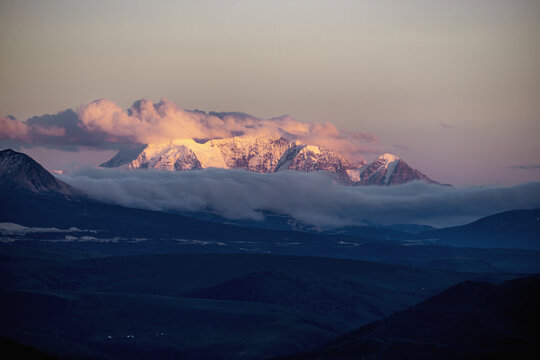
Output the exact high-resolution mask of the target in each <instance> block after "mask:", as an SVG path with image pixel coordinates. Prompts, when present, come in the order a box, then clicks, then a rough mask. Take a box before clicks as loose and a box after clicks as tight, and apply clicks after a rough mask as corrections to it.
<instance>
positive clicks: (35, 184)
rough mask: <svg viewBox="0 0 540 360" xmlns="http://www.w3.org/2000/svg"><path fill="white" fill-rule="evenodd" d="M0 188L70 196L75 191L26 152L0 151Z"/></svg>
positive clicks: (74, 193)
mask: <svg viewBox="0 0 540 360" xmlns="http://www.w3.org/2000/svg"><path fill="white" fill-rule="evenodd" d="M0 190H1V191H25V192H32V193H40V194H50V195H52V194H58V195H66V196H72V195H76V194H77V192H76V190H74V189H73V188H72V187H71V186H69V185H67V184H65V183H64V182H62V181H60V180H58V179H57V178H55V177H54V176H53V175H51V174H50V173H49V172H48V171H47V170H45V169H44V168H43V166H41V165H40V164H38V163H37V162H36V161H34V160H33V159H32V158H31V157H29V156H28V155H26V154H23V153H20V152H16V151H13V150H11V149H7V150H3V151H0Z"/></svg>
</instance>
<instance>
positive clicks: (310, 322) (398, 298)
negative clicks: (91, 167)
mask: <svg viewBox="0 0 540 360" xmlns="http://www.w3.org/2000/svg"><path fill="white" fill-rule="evenodd" d="M69 245H70V246H65V245H64V244H63V243H43V242H38V243H37V244H36V243H32V242H28V243H24V242H17V243H11V244H3V245H2V257H1V259H2V261H1V264H2V268H1V270H2V273H1V274H2V279H1V281H2V290H1V292H2V296H1V298H2V307H1V310H0V311H1V318H2V325H1V329H0V334H1V335H2V336H3V337H5V338H8V339H10V340H13V341H17V342H20V343H23V344H27V345H31V346H33V347H35V348H37V349H40V350H41V351H43V352H46V353H48V354H50V355H52V356H56V357H58V358H83V357H86V358H96V359H97V358H103V359H107V358H114V359H131V358H140V359H155V358H183V359H215V358H221V359H259V358H264V357H272V356H277V355H282V354H287V353H296V352H300V351H308V350H312V349H316V348H317V347H319V346H321V345H322V344H324V343H327V342H329V341H331V340H333V339H335V338H337V337H339V336H342V335H344V334H346V333H347V332H350V331H353V330H354V329H356V328H359V327H361V326H363V325H366V324H368V323H370V322H372V321H375V320H379V319H382V318H384V317H386V316H389V315H391V314H394V313H395V312H397V311H402V310H405V309H407V308H409V307H411V306H414V305H415V304H417V303H419V302H421V301H423V300H425V299H427V298H429V297H431V296H433V295H435V294H437V293H438V292H440V291H443V290H444V289H446V288H448V287H449V286H453V285H455V284H458V283H461V282H463V281H465V280H474V281H487V282H490V283H498V282H501V281H504V280H507V279H510V278H514V277H516V276H517V275H515V274H505V273H487V274H486V273H470V272H469V273H461V272H453V271H447V270H436V269H427V268H415V267H409V266H403V265H392V264H383V263H373V262H366V261H355V260H344V259H327V258H315V257H298V256H280V255H256V254H162V255H155V254H150V255H132V256H104V257H100V256H98V255H97V254H98V252H99V250H100V248H101V246H102V245H103V244H99V243H95V244H93V246H90V245H89V244H82V245H83V246H84V248H81V249H79V251H77V249H76V246H74V245H73V244H69ZM89 247H91V248H93V251H89V249H88V248H89ZM83 249H84V253H85V254H88V253H92V254H93V255H92V257H85V256H82V255H81V254H83V251H82V250H83ZM493 286H495V285H493Z"/></svg>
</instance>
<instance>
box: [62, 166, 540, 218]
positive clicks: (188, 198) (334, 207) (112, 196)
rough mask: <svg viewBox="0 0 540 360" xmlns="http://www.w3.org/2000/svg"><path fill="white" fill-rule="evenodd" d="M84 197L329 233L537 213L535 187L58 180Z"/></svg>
mask: <svg viewBox="0 0 540 360" xmlns="http://www.w3.org/2000/svg"><path fill="white" fill-rule="evenodd" d="M61 179H62V180H63V181H65V182H67V183H68V184H70V185H73V186H75V187H77V188H79V189H81V190H83V191H84V192H85V193H87V194H88V195H89V196H90V197H92V198H95V199H97V200H100V201H104V202H110V203H114V204H119V205H123V206H127V207H135V208H143V209H150V210H160V211H176V212H178V211H180V212H191V211H207V210H211V211H215V212H217V213H219V214H221V215H222V216H224V217H226V218H230V219H255V220H262V219H263V217H264V216H263V213H262V211H270V212H273V213H278V214H284V215H289V216H291V217H293V218H295V219H297V220H300V221H303V222H305V223H308V224H315V225H319V226H326V227H333V226H346V225H365V224H368V223H375V224H381V225H390V224H396V223H416V224H428V225H434V226H451V225H459V224H463V223H467V222H470V221H473V220H475V219H478V218H480V217H483V216H487V215H490V214H494V213H497V212H502V211H507V210H513V209H526V208H539V207H540V183H538V182H536V183H528V184H521V185H516V186H512V187H500V186H498V187H495V186H492V187H469V188H453V187H444V186H437V185H428V184H425V183H421V182H418V183H409V184H405V185H400V186H394V187H384V186H358V187H351V186H342V185H339V184H335V183H334V182H333V180H332V179H331V178H330V177H328V176H327V175H325V174H323V173H299V172H294V171H285V172H279V173H273V174H258V173H252V172H247V171H243V170H223V169H206V170H197V171H184V172H174V173H170V172H159V171H121V170H111V169H91V168H87V169H82V170H78V171H76V172H72V173H71V174H69V175H65V176H62V177H61Z"/></svg>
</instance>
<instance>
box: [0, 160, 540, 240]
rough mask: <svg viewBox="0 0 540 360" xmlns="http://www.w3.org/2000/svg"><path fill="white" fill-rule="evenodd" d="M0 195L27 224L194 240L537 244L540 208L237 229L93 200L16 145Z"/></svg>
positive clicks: (0, 176)
mask: <svg viewBox="0 0 540 360" xmlns="http://www.w3.org/2000/svg"><path fill="white" fill-rule="evenodd" d="M0 198H1V200H2V205H3V206H2V208H1V209H0V210H1V211H0V222H5V221H9V222H14V223H18V224H24V225H30V226H47V227H48V226H56V227H68V228H69V227H71V226H82V227H85V226H90V227H92V228H97V229H104V230H107V231H110V232H115V233H122V232H129V233H130V234H134V235H136V234H144V236H151V235H152V234H154V233H157V234H160V236H181V235H182V234H184V235H186V234H190V236H191V237H193V238H197V239H203V238H204V239H207V240H219V239H220V238H221V237H223V236H225V234H230V237H234V236H237V237H242V238H250V237H252V236H254V234H258V235H257V236H259V237H261V238H265V239H271V238H272V237H273V236H278V237H283V238H287V237H288V236H292V235H291V234H295V235H294V237H299V238H306V239H307V238H311V237H313V236H315V237H318V238H320V239H323V238H327V237H328V238H332V240H333V241H338V240H339V239H338V237H343V239H341V240H342V241H344V242H348V241H350V239H351V238H364V239H366V238H367V239H380V240H381V241H387V240H392V241H396V242H407V243H410V244H426V243H427V244H434V245H445V246H448V245H450V246H461V247H482V248H493V247H500V248H516V249H540V243H539V242H538V239H539V238H540V209H531V210H513V211H508V212H504V213H500V214H496V215H493V216H489V217H486V218H482V219H480V220H478V221H476V222H473V223H471V224H467V225H463V226H457V227H450V228H444V229H433V230H427V231H418V229H422V227H418V226H417V227H413V228H412V229H413V230H412V231H408V232H407V231H403V229H401V230H398V229H392V228H391V227H380V226H359V227H345V228H338V229H332V230H331V231H330V230H324V231H321V230H317V229H311V227H310V226H309V224H304V225H299V226H292V225H290V220H292V219H290V218H287V217H283V216H281V215H279V214H271V216H270V220H271V223H269V224H268V225H265V223H263V224H258V225H254V224H250V223H249V222H242V221H238V222H237V223H235V225H236V226H234V225H226V224H224V222H226V219H224V218H221V217H219V216H210V215H208V214H197V213H194V214H191V213H190V214H183V215H179V214H167V213H163V212H156V211H147V210H139V209H128V208H124V207H121V206H116V205H109V204H104V203H99V202H97V201H93V200H90V199H88V198H87V197H85V196H84V195H83V193H82V192H81V191H80V190H78V189H75V188H73V187H71V186H69V185H67V184H65V183H64V182H62V181H60V180H58V179H56V178H55V177H54V176H53V175H51V174H50V173H49V172H48V171H47V170H45V169H44V168H43V167H42V166H41V165H40V164H38V163H37V162H36V161H34V160H33V159H32V158H30V157H29V156H27V155H25V154H23V153H19V152H15V151H13V150H4V151H0ZM48 198H55V199H48ZM186 215H187V216H186ZM208 220H211V221H208ZM179 224H185V227H184V228H183V229H180V228H179ZM409 227H410V225H409ZM292 230H301V231H292ZM278 234H279V235H278ZM227 236H229V235H227Z"/></svg>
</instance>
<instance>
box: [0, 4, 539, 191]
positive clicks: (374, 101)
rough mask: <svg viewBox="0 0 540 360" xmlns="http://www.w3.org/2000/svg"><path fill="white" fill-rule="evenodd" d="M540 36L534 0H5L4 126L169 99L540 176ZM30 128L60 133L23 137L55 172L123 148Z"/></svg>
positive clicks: (436, 168) (463, 180) (487, 170)
mask: <svg viewBox="0 0 540 360" xmlns="http://www.w3.org/2000/svg"><path fill="white" fill-rule="evenodd" d="M538 34H540V2H538V1H535V0H515V1H506V0H467V1H465V0H457V1H452V2H438V1H437V2H436V1H428V0H402V1H398V0H395V1H390V0H380V1H359V0H357V1H318V0H311V1H294V0H292V1H279V0H276V1H257V0H250V1H204V0H198V1H159V0H154V1H142V0H141V1H135V0H133V1H127V0H126V1H101V0H96V1H78V0H71V1H67V0H66V1H57V0H44V1H27V0H7V1H6V0H0V116H3V117H4V120H1V121H0V126H1V127H3V129H2V128H0V134H1V133H4V135H5V133H7V132H8V131H9V132H11V133H12V134H13V133H15V132H17V131H21V130H20V124H19V123H17V124H18V125H17V126H19V127H18V128H15V127H13V126H12V125H13V122H12V121H11V120H10V121H8V120H5V119H11V118H6V117H7V116H8V115H11V116H13V117H15V118H17V119H18V120H19V121H21V120H22V121H24V120H26V119H28V118H30V117H32V116H36V115H43V114H57V113H58V112H60V111H64V110H66V109H74V110H75V111H76V113H77V114H78V115H79V116H80V115H81V109H88V107H89V106H90V105H92V104H95V103H94V102H93V101H94V100H96V99H107V101H110V102H111V103H112V104H114V105H115V106H117V107H118V108H119V109H122V110H126V109H128V108H130V107H131V106H132V103H133V102H134V101H136V100H138V99H142V98H144V99H150V100H152V101H154V102H155V103H161V102H160V99H167V100H168V101H169V102H171V103H173V104H175V106H176V107H178V108H180V109H201V110H205V111H210V110H213V111H238V112H243V113H248V114H252V115H254V116H256V117H258V118H262V119H268V118H272V117H278V116H282V115H290V117H292V118H293V119H294V121H296V122H295V124H297V125H298V124H304V125H305V124H312V123H314V124H323V125H321V126H319V127H317V126H314V125H310V126H311V128H313V129H315V130H313V132H310V134H314V136H315V135H317V136H319V137H318V139H321V138H323V136H322V135H323V134H324V133H325V132H324V131H323V130H324V129H325V131H326V130H327V132H326V133H327V134H331V133H334V135H332V136H335V137H343V138H344V139H345V140H346V141H349V143H350V141H352V140H351V139H356V137H355V136H359V137H360V140H359V141H358V146H359V147H358V148H357V149H356V150H355V151H354V153H355V154H357V155H358V156H363V157H364V158H365V159H366V160H368V161H369V160H372V159H373V158H375V157H376V156H377V155H378V154H379V153H383V152H391V153H394V154H397V155H399V156H401V157H402V158H403V159H405V160H406V161H407V162H408V163H409V164H410V165H411V166H413V167H415V168H418V169H420V170H421V171H422V172H424V173H426V174H427V175H428V176H430V177H431V178H433V179H435V180H438V181H440V182H443V183H451V184H455V185H480V184H501V185H512V184H518V183H524V182H529V181H538V180H540V160H539V159H538V155H539V154H540V141H538V138H539V135H540V101H539V100H540V66H539V65H538V64H540V41H538V40H539V39H538ZM111 106H112V105H111ZM88 123H92V122H91V121H90V120H89V121H88ZM93 123H94V124H96V122H93ZM327 123H330V124H332V126H333V127H334V128H335V129H336V131H337V133H335V132H333V130H332V129H331V128H329V127H328V126H327V125H324V124H327ZM304 125H302V126H304ZM8 126H9V129H8ZM321 128H324V129H323V130H321ZM113 130H114V131H113ZM330 130H331V131H330ZM32 131H34V132H35V134H34V135H33V136H32V138H31V139H32V141H34V140H35V139H41V137H43V136H49V137H50V136H53V137H54V136H56V137H57V138H58V142H59V144H60V145H59V146H58V147H57V148H54V146H52V145H51V143H48V144H47V149H44V148H43V146H42V145H43V142H40V141H37V140H35V141H36V142H35V143H32V141H26V142H25V143H24V147H23V148H24V149H26V150H27V152H28V153H29V154H30V155H32V156H34V157H35V158H36V159H37V160H38V161H41V162H43V163H44V165H45V166H46V167H48V168H52V167H60V166H64V165H65V164H66V163H69V162H73V161H81V162H85V163H88V164H90V163H91V164H97V163H99V162H102V161H104V160H107V158H108V157H110V156H111V154H114V150H113V149H111V147H110V146H109V145H110V144H109V145H107V144H105V142H100V141H98V140H99V139H98V140H96V139H93V141H92V142H91V144H92V146H88V144H89V143H84V141H87V140H88V139H87V138H85V139H82V138H81V137H79V138H73V139H75V140H73V139H72V140H69V141H72V143H70V146H71V147H70V148H69V149H68V147H67V146H66V142H67V141H68V140H66V139H61V138H62V136H64V137H65V134H64V135H62V134H61V130H58V129H55V128H52V129H51V128H43V127H42V128H34V129H33V130H32ZM93 131H94V132H95V134H94V135H95V136H96V137H99V136H102V137H107V136H108V137H110V136H120V135H119V133H124V135H125V131H124V132H122V131H119V130H118V127H115V128H114V129H112V128H105V127H103V126H101V125H100V126H99V127H98V128H96V127H94V128H93ZM96 131H97V132H96ZM310 131H311V130H310ZM55 132H56V133H55ZM111 132H113V134H112V135H111ZM36 134H37V135H36ZM70 134H71V133H70ZM335 134H338V135H335ZM359 134H360V135H359ZM129 135H130V136H132V135H133V134H131V133H130V134H129ZM77 139H78V140H77ZM79 140H81V141H82V140H84V141H83V143H82V144H76V141H79ZM6 144H7V143H5V142H4V145H6ZM1 145H2V143H1V142H0V146H1ZM37 145H40V146H41V147H36V146H37ZM77 145H81V146H82V148H83V152H82V153H81V152H78V153H74V152H73V150H74V149H76V148H77V149H80V148H81V147H77ZM343 146H345V145H343ZM66 150H71V152H66Z"/></svg>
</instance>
